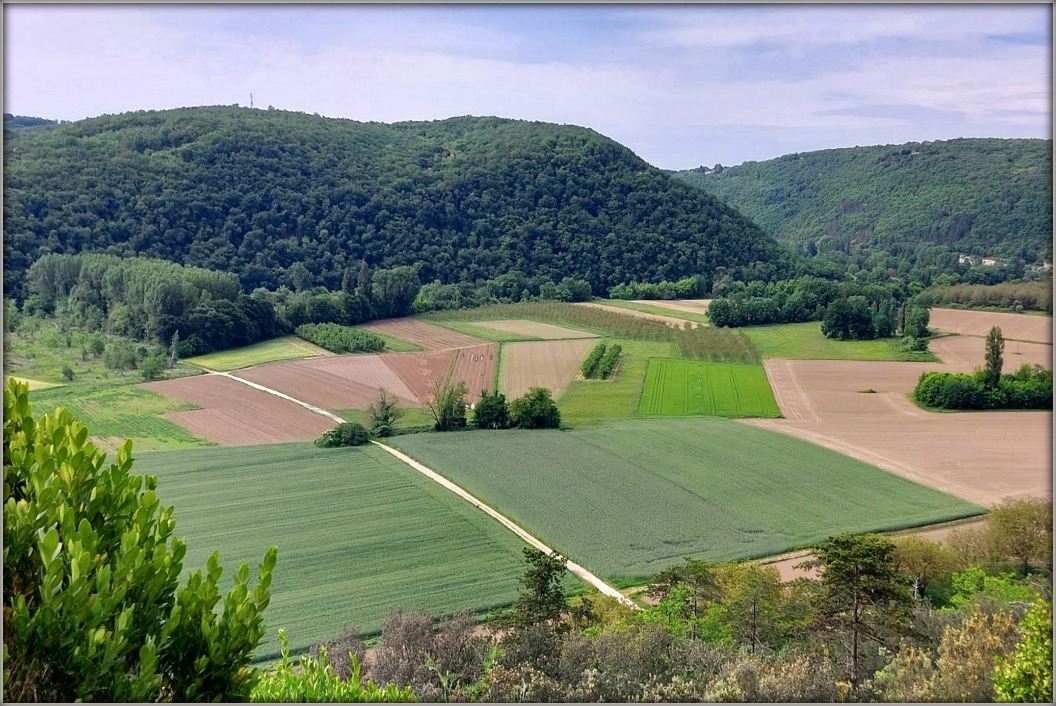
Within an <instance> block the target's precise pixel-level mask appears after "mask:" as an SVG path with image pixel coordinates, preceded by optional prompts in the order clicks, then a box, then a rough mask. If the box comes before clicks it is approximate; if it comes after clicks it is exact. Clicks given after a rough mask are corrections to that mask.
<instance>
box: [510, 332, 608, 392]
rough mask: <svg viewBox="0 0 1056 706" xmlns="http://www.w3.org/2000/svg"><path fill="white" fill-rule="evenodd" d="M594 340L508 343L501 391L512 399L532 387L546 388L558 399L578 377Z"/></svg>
mask: <svg viewBox="0 0 1056 706" xmlns="http://www.w3.org/2000/svg"><path fill="white" fill-rule="evenodd" d="M595 343H596V341H594V340H592V339H589V338H585V339H579V340H569V341H533V342H526V343H507V344H505V345H504V346H503V347H502V367H501V369H500V370H499V391H500V392H502V393H503V394H505V395H506V398H507V399H510V400H512V399H514V398H516V397H520V396H521V395H523V394H524V393H526V392H527V391H528V388H530V387H545V388H547V389H549V390H550V392H551V393H553V396H554V397H555V398H556V397H558V396H559V395H560V394H561V393H563V392H564V391H565V388H566V387H568V384H569V383H570V382H571V381H572V379H573V378H575V377H576V373H578V372H579V366H580V365H581V364H582V363H583V359H584V358H586V357H587V354H588V353H590V350H591V349H592V348H593V347H594V345H595Z"/></svg>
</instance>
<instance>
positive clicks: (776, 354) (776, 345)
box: [740, 321, 936, 362]
mask: <svg viewBox="0 0 1056 706" xmlns="http://www.w3.org/2000/svg"><path fill="white" fill-rule="evenodd" d="M740 330H741V331H743V332H744V333H745V334H746V335H747V336H748V337H749V338H750V339H752V341H753V342H754V343H755V347H756V348H757V349H758V350H759V354H760V355H761V356H762V357H763V358H786V359H793V360H900V361H923V362H927V361H934V360H936V358H935V356H933V355H931V354H930V353H907V352H904V351H900V350H899V349H898V347H897V344H898V339H897V338H880V339H876V340H873V341H836V340H833V339H831V338H826V337H825V336H823V335H822V333H821V323H820V322H818V321H805V322H803V323H798V324H771V325H768V326H746V327H744V328H743V329H740Z"/></svg>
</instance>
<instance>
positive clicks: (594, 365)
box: [579, 341, 605, 380]
mask: <svg viewBox="0 0 1056 706" xmlns="http://www.w3.org/2000/svg"><path fill="white" fill-rule="evenodd" d="M604 355H605V342H604V341H602V342H601V343H599V344H598V345H596V346H594V349H593V350H592V351H591V352H590V355H588V356H587V359H586V360H584V361H583V365H582V366H580V368H579V371H580V372H581V373H583V377H584V378H586V379H587V380H589V379H591V378H592V377H594V374H595V373H596V372H597V371H598V365H599V364H600V363H601V358H602V356H604Z"/></svg>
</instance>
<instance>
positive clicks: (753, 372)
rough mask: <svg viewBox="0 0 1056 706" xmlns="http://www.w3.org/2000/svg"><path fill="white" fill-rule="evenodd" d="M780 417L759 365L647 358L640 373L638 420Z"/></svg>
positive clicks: (768, 384) (772, 394)
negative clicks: (640, 391)
mask: <svg viewBox="0 0 1056 706" xmlns="http://www.w3.org/2000/svg"><path fill="white" fill-rule="evenodd" d="M695 415H706V416H715V417H780V416H781V411H780V410H779V409H778V408H777V402H775V401H774V393H773V392H772V391H771V390H770V383H769V382H767V379H766V371H765V370H764V369H763V366H761V365H744V364H738V363H708V362H704V361H699V360H684V359H676V358H653V359H651V360H650V361H649V367H648V369H647V371H646V374H645V386H644V388H643V390H642V401H641V404H640V405H639V407H638V416H641V417H685V416H695Z"/></svg>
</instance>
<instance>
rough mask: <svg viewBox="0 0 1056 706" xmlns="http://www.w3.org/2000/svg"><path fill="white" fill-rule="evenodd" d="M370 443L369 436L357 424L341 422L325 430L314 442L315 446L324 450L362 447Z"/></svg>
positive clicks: (361, 426)
mask: <svg viewBox="0 0 1056 706" xmlns="http://www.w3.org/2000/svg"><path fill="white" fill-rule="evenodd" d="M368 441H370V434H369V433H368V432H367V430H366V429H364V428H363V425H362V424H359V423H358V422H341V423H340V424H338V425H337V426H336V427H334V428H333V429H327V430H326V431H324V432H323V435H322V436H320V437H319V438H318V439H316V440H315V445H316V446H320V447H322V448H324V449H334V448H338V447H341V446H362V445H363V444H365V443H367V442H368Z"/></svg>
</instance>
